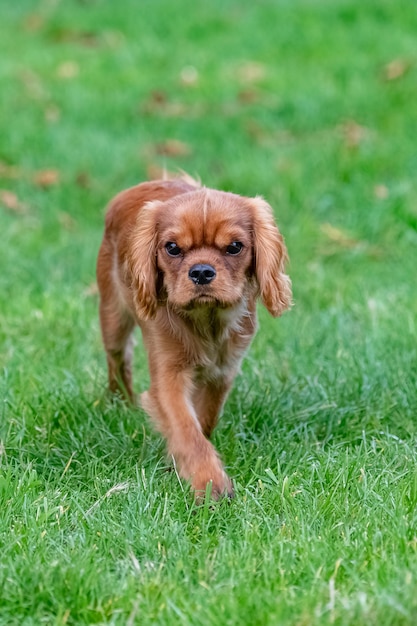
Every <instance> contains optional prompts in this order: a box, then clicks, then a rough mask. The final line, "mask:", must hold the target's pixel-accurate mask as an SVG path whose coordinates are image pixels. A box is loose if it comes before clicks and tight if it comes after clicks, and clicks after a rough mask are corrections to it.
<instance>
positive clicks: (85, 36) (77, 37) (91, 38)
mask: <svg viewBox="0 0 417 626" xmlns="http://www.w3.org/2000/svg"><path fill="white" fill-rule="evenodd" d="M49 38H50V39H51V40H52V41H56V42H58V43H67V42H69V43H76V44H80V45H82V46H86V47H87V48H95V47H97V46H98V45H99V44H100V39H99V36H98V35H97V33H94V32H92V31H82V30H72V29H69V28H60V29H58V30H54V31H53V32H52V33H51V34H50V36H49Z"/></svg>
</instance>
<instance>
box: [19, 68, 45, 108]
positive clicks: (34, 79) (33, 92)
mask: <svg viewBox="0 0 417 626" xmlns="http://www.w3.org/2000/svg"><path fill="white" fill-rule="evenodd" d="M19 78H20V80H21V81H22V83H23V85H24V87H25V89H26V91H27V93H28V95H29V97H30V98H33V100H42V99H43V98H44V97H45V95H46V94H45V89H44V87H43V84H42V81H41V79H40V77H39V76H38V75H37V74H35V72H33V71H32V70H30V69H27V68H25V69H24V70H22V71H21V72H20V73H19Z"/></svg>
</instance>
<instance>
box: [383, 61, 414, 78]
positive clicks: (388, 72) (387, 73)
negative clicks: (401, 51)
mask: <svg viewBox="0 0 417 626" xmlns="http://www.w3.org/2000/svg"><path fill="white" fill-rule="evenodd" d="M410 67H411V63H410V62H409V61H406V60H405V59H394V60H393V61H391V62H390V63H387V65H385V67H384V70H383V75H384V79H385V80H387V81H391V80H397V79H398V78H401V77H402V76H404V74H405V73H406V72H408V70H409V69H410Z"/></svg>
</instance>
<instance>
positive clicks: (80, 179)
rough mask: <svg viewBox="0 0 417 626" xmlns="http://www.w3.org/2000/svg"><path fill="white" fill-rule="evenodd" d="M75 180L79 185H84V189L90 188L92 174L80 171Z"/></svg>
mask: <svg viewBox="0 0 417 626" xmlns="http://www.w3.org/2000/svg"><path fill="white" fill-rule="evenodd" d="M75 182H76V183H77V185H78V186H79V187H82V188H83V189H88V187H90V186H91V178H90V174H88V172H78V174H77V176H76V177H75Z"/></svg>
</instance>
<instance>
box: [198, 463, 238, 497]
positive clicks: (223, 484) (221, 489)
mask: <svg viewBox="0 0 417 626" xmlns="http://www.w3.org/2000/svg"><path fill="white" fill-rule="evenodd" d="M191 487H192V489H193V490H194V493H195V499H196V501H197V502H199V501H202V500H204V499H205V497H206V493H207V494H210V496H211V498H212V499H213V500H219V498H221V497H223V496H227V497H229V498H233V496H234V492H233V485H232V481H231V480H230V478H229V476H228V475H227V474H226V472H225V471H224V470H223V468H221V467H220V468H207V467H203V468H201V469H200V470H199V471H198V472H196V473H195V474H194V476H193V478H192V480H191Z"/></svg>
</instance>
